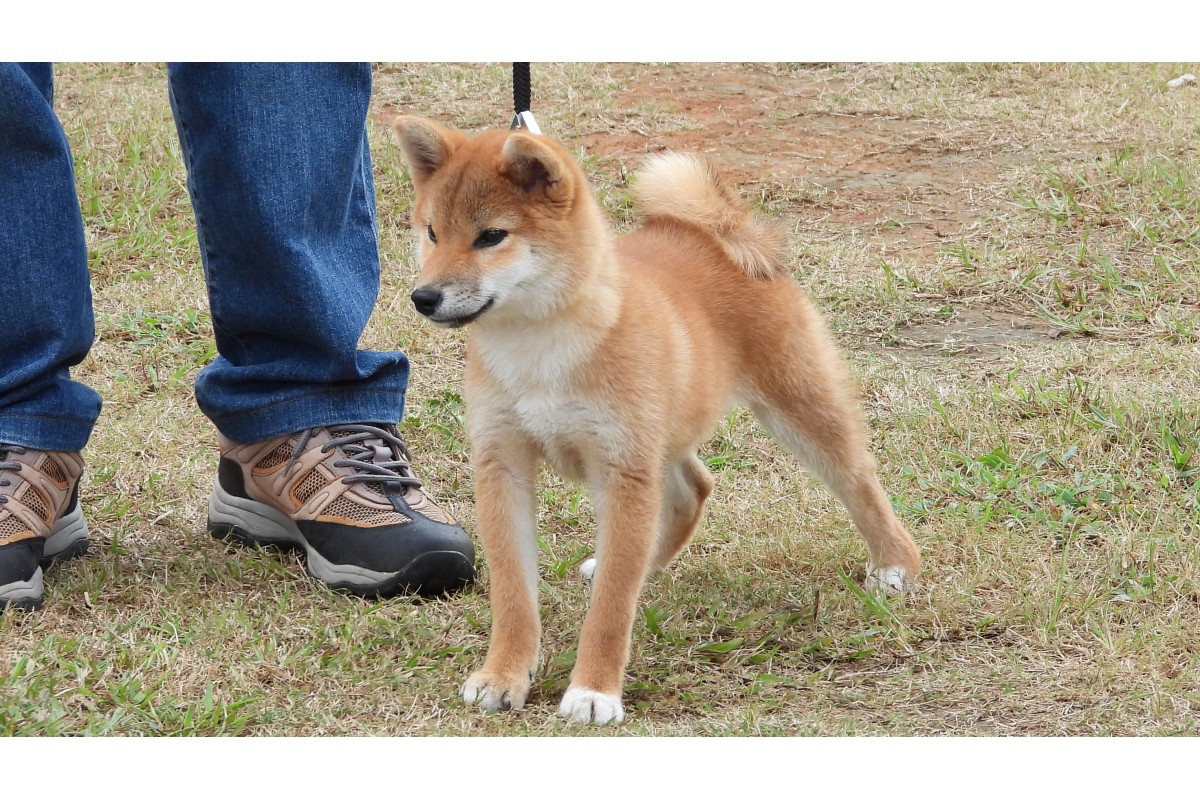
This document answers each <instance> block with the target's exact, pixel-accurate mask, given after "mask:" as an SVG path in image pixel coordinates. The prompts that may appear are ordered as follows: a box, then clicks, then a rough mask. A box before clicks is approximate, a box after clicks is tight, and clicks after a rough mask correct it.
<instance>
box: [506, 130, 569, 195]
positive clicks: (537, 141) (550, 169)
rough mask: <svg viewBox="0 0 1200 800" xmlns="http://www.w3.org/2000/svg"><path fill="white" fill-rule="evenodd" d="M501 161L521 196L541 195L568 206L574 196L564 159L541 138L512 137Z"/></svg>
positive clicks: (519, 134)
mask: <svg viewBox="0 0 1200 800" xmlns="http://www.w3.org/2000/svg"><path fill="white" fill-rule="evenodd" d="M500 157H501V160H502V167H501V168H502V171H503V173H504V174H505V175H506V176H507V177H508V179H509V180H510V181H512V182H513V183H514V184H516V186H517V188H518V189H520V190H521V191H522V192H525V193H526V194H532V193H534V192H542V193H544V194H545V195H546V197H547V198H548V199H549V200H551V201H553V202H555V203H569V202H570V201H571V199H572V197H573V196H574V193H575V179H574V176H573V175H572V173H571V171H570V169H569V168H568V167H567V165H566V164H565V163H564V162H563V159H562V156H561V155H560V154H559V153H558V152H556V151H555V150H554V148H552V147H551V146H550V145H549V144H547V143H546V142H545V141H544V140H543V139H542V138H541V137H540V136H537V135H535V134H527V133H513V134H510V135H509V137H508V138H507V139H505V140H504V147H503V148H502V149H501V151H500Z"/></svg>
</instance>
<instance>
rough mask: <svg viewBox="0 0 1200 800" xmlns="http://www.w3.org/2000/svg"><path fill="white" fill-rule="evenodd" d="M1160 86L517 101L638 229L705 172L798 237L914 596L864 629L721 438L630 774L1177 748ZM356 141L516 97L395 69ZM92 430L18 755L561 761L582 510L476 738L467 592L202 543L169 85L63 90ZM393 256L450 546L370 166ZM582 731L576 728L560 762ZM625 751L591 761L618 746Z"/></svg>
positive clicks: (892, 81)
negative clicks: (736, 186)
mask: <svg viewBox="0 0 1200 800" xmlns="http://www.w3.org/2000/svg"><path fill="white" fill-rule="evenodd" d="M1185 71H1191V72H1196V71H1197V70H1196V68H1195V67H1194V66H1170V65H1103V66H1099V65H1036V64H1023V65H971V66H961V65H891V64H883V65H880V64H862V65H837V64H835V65H804V66H794V65H717V64H711V65H694V64H673V65H628V64H622V65H599V66H597V65H565V66H558V65H545V66H543V65H536V66H535V73H534V80H535V103H534V108H535V111H536V113H537V115H538V118H539V120H540V121H541V123H542V125H543V128H544V129H546V130H547V131H548V132H551V133H553V134H554V135H556V136H558V137H560V138H562V139H564V140H566V141H567V142H568V144H569V145H570V146H572V147H573V148H574V149H576V150H577V152H579V154H580V156H581V158H582V159H583V162H584V164H585V166H586V167H587V169H588V171H589V173H590V174H591V175H592V176H593V177H594V179H595V182H596V185H597V189H598V191H599V192H600V193H601V196H602V198H603V199H604V201H605V203H606V204H607V205H608V207H609V208H610V209H611V210H612V211H613V213H614V216H615V217H616V218H617V220H618V221H619V223H620V224H622V225H624V224H628V222H629V220H630V219H631V212H630V209H629V207H628V200H627V197H626V192H625V182H626V179H627V176H628V173H629V172H630V171H631V170H632V169H634V168H635V166H636V162H637V158H638V157H639V155H641V154H642V153H644V152H647V151H652V150H656V149H660V148H664V147H671V148H681V149H682V148H686V149H698V150H702V151H705V152H708V153H709V154H710V155H711V156H713V157H714V158H715V159H716V160H718V161H721V162H723V163H725V164H727V165H728V167H729V169H730V170H731V171H732V172H733V174H734V175H735V176H736V178H737V179H738V180H739V181H740V182H741V183H742V185H743V187H744V190H745V191H746V192H747V194H748V195H749V196H751V197H752V198H754V199H755V200H756V202H758V203H759V204H761V205H762V207H763V208H764V209H765V210H766V211H767V212H768V213H770V214H772V215H775V216H779V217H782V218H784V219H786V220H788V221H789V224H790V225H791V230H792V233H793V246H794V252H795V256H796V265H797V266H796V274H797V277H798V279H799V280H800V281H801V282H802V283H803V284H804V285H805V286H806V287H807V288H808V289H809V291H810V292H811V293H812V294H813V296H814V298H815V299H816V300H817V302H818V304H819V305H820V306H821V307H822V308H824V309H825V310H826V312H827V313H828V315H829V317H830V320H831V323H832V325H833V328H834V330H835V332H836V334H837V336H838V338H839V340H840V341H841V343H842V344H843V345H844V347H845V350H846V353H847V357H848V359H849V360H850V362H851V364H852V368H853V370H854V372H855V374H856V376H857V377H858V380H859V383H860V386H861V388H862V391H863V395H864V399H865V401H866V406H867V412H868V415H869V418H870V423H871V426H872V428H873V431H874V440H875V443H876V452H877V455H878V458H879V461H880V464H881V468H882V472H883V475H884V483H885V486H886V487H887V488H888V490H889V492H890V493H891V494H892V497H893V499H894V502H895V503H896V506H897V508H898V509H899V511H900V513H901V515H902V517H903V519H904V520H905V522H906V524H907V525H908V526H909V527H910V530H911V531H912V532H913V534H914V536H915V537H916V538H917V540H918V543H919V544H920V545H921V546H922V548H923V551H924V556H925V561H926V565H927V567H926V569H927V571H926V573H925V575H924V584H925V591H924V592H922V593H921V594H919V595H916V596H913V597H909V598H906V599H899V600H884V599H880V598H876V597H872V596H869V595H863V594H862V593H861V592H859V591H858V590H857V588H856V587H857V582H858V581H859V580H860V579H861V577H862V564H863V562H864V560H865V549H864V547H863V545H862V543H861V542H860V541H859V539H858V538H857V536H856V535H854V534H853V533H852V531H851V530H850V529H849V523H848V521H847V519H846V515H845V514H844V512H843V510H842V509H841V508H839V507H838V506H837V505H836V504H835V503H834V502H833V501H832V500H831V499H830V497H829V495H828V494H827V493H826V492H825V491H824V490H823V489H822V488H821V487H820V486H818V485H816V484H815V483H814V482H813V481H812V480H811V479H809V478H808V477H807V476H805V475H804V474H802V473H800V472H799V471H798V470H797V469H796V467H795V465H794V464H793V463H792V462H790V461H789V460H788V459H786V458H785V457H784V456H783V455H782V453H781V452H780V451H779V450H778V449H776V448H775V447H774V446H773V445H772V444H771V443H770V442H769V440H767V439H766V438H765V437H764V435H763V433H762V432H761V431H759V430H758V429H757V428H755V427H754V425H753V424H752V422H751V421H750V419H749V417H748V416H747V415H745V414H743V413H740V412H739V413H735V414H733V415H731V416H730V418H729V419H728V420H727V421H726V423H725V424H724V425H723V426H722V427H721V429H720V430H719V431H718V433H717V435H716V437H715V438H714V440H713V442H712V443H711V444H710V446H709V447H708V449H707V451H706V453H705V455H706V456H707V457H708V459H709V462H710V464H711V465H712V467H713V469H714V472H716V473H717V477H718V488H717V491H716V492H715V494H714V497H713V500H712V502H711V505H710V507H709V508H710V510H709V513H708V517H707V521H706V523H705V525H704V528H703V530H702V532H701V533H700V534H699V535H698V536H697V539H696V541H695V542H694V543H693V545H692V546H691V548H690V550H689V551H688V552H687V553H686V554H685V556H684V557H683V559H681V561H680V562H679V563H677V564H676V565H674V566H673V567H672V568H671V569H670V570H669V571H668V572H667V573H666V574H665V575H663V576H661V577H659V578H657V579H655V580H654V581H653V582H652V583H651V584H650V585H649V586H648V587H647V589H646V591H645V593H644V597H643V616H642V619H641V620H640V621H639V624H638V626H637V629H636V631H635V643H634V651H633V658H632V661H631V663H630V667H629V682H630V686H629V691H628V697H629V703H628V705H629V707H630V711H631V713H630V715H629V718H628V719H627V722H626V724H625V725H624V726H623V727H622V728H620V729H619V730H618V731H616V733H617V734H618V735H654V734H672V735H699V736H704V735H734V734H740V735H804V734H823V735H847V734H865V735H875V734H900V735H910V734H921V735H924V734H935V735H937V734H950V735H1007V734H1016V735H1143V734H1193V735H1194V734H1195V733H1196V732H1197V724H1196V718H1197V713H1196V712H1197V706H1198V705H1200V691H1198V690H1197V677H1198V676H1197V668H1196V664H1197V657H1198V655H1200V646H1198V645H1197V631H1198V629H1200V574H1198V570H1200V552H1198V545H1197V541H1198V540H1197V536H1196V533H1197V528H1198V526H1200V500H1198V492H1197V482H1196V477H1197V467H1198V465H1200V464H1198V459H1200V453H1197V451H1198V450H1200V406H1198V404H1197V401H1196V397H1197V396H1198V394H1200V391H1198V390H1200V357H1198V356H1200V352H1198V351H1200V334H1198V331H1200V306H1198V305H1197V301H1196V298H1197V296H1198V295H1197V289H1200V264H1198V263H1197V248H1196V245H1197V238H1198V237H1200V200H1198V198H1200V193H1198V192H1197V188H1198V187H1197V177H1198V174H1200V169H1198V168H1200V158H1198V150H1197V145H1196V138H1195V137H1196V132H1197V128H1196V123H1195V120H1196V119H1197V118H1198V115H1200V91H1197V90H1196V89H1195V88H1194V87H1193V88H1190V89H1181V90H1177V91H1170V90H1167V89H1166V88H1165V81H1166V80H1167V79H1169V78H1171V77H1174V76H1175V75H1176V74H1179V73H1181V72H1185ZM376 74H377V91H376V109H377V112H378V113H379V114H380V115H381V116H386V115H387V114H389V113H392V112H394V111H395V110H397V109H403V110H405V111H408V112H413V113H418V114H426V115H433V116H438V117H440V118H443V119H445V120H447V121H449V122H451V123H453V124H456V125H459V126H462V127H477V126H483V125H503V124H506V123H507V119H508V111H509V108H508V105H509V97H510V86H509V79H510V78H509V73H508V71H507V66H506V65H486V66H484V65H428V64H424V65H397V64H386V65H379V67H378V69H377V73H376ZM59 111H60V114H61V116H62V119H63V121H64V124H65V126H66V128H67V131H68V134H69V135H70V137H71V140H72V143H73V145H74V147H75V152H76V157H77V162H78V173H79V185H80V196H81V202H82V203H83V207H84V212H85V219H86V222H87V225H88V232H89V243H90V245H91V247H92V270H93V271H92V274H93V281H94V289H95V294H96V309H97V322H98V331H99V339H98V341H97V343H96V346H95V348H94V349H93V351H92V355H91V357H90V358H89V359H88V361H87V362H86V363H85V364H84V365H83V367H82V368H81V369H80V370H79V372H78V374H79V376H80V377H81V378H82V379H84V380H86V381H88V382H89V383H90V384H92V385H93V386H95V387H97V388H98V389H100V390H101V392H102V393H103V394H104V396H105V398H106V401H107V405H106V408H105V412H104V415H103V417H102V418H101V421H100V424H99V427H98V428H97V430H96V433H95V435H94V437H93V439H92V442H91V444H90V445H89V448H88V451H87V453H86V456H87V458H88V461H89V464H90V468H89V472H88V476H87V481H86V483H85V485H84V502H85V510H86V512H87V514H88V516H89V520H90V523H91V526H92V530H93V553H92V555H91V556H90V557H89V558H88V559H86V560H82V561H78V562H72V563H70V564H69V565H66V566H64V567H62V568H60V569H57V570H56V571H54V572H52V573H51V574H50V576H49V578H48V581H47V585H48V593H47V599H46V608H45V610H43V611H41V612H39V613H35V614H16V613H6V614H4V615H3V616H2V617H0V731H4V732H8V733H28V734H46V733H82V732H90V733H113V734H253V735H296V734H381V735H499V734H510V733H515V734H530V735H554V734H560V733H563V732H564V727H563V725H562V724H561V723H560V722H559V720H558V719H557V718H556V717H555V716H554V714H553V711H554V709H555V708H556V707H557V697H558V695H559V694H560V693H561V691H562V690H563V689H564V688H565V685H566V680H567V675H568V673H569V669H570V663H571V654H572V649H573V647H574V645H575V636H576V632H577V630H578V627H579V624H580V622H581V620H582V616H583V613H584V610H585V602H586V595H585V592H584V590H583V587H582V586H581V585H580V584H579V583H578V581H577V579H576V576H575V574H574V567H575V565H576V564H577V563H578V562H579V560H581V559H582V558H583V557H585V556H586V555H587V554H588V553H589V552H590V550H589V548H590V542H591V528H592V521H593V520H592V517H591V513H590V511H589V509H588V505H587V501H586V498H584V497H583V496H582V494H581V493H580V492H579V491H577V490H576V489H575V488H573V487H570V486H566V485H564V484H562V483H561V482H560V481H558V480H557V479H554V478H552V477H550V476H547V479H546V481H545V500H546V502H545V503H544V508H543V511H542V515H541V530H542V550H543V575H544V581H543V587H542V588H543V614H544V617H545V620H546V632H545V666H544V669H543V671H542V674H541V675H540V676H539V680H538V682H537V683H536V684H535V689H534V693H533V696H532V697H531V700H530V703H529V705H528V706H527V708H526V709H525V710H524V711H523V712H521V713H520V714H516V715H510V716H494V717H488V716H483V715H482V714H480V713H478V711H477V710H476V709H474V708H467V707H464V706H463V704H462V703H461V702H460V701H459V700H457V699H456V690H457V688H458V686H459V684H460V683H461V681H462V680H463V679H464V677H465V676H466V675H467V674H468V673H469V672H470V670H471V669H472V668H473V667H474V665H475V664H476V663H477V662H478V661H479V660H480V659H481V658H482V655H483V650H484V645H485V642H486V631H487V623H488V619H489V612H488V604H487V598H486V587H487V569H486V557H485V559H484V561H483V572H482V577H483V582H482V584H481V586H480V589H479V590H478V591H477V592H475V593H470V594H466V595H463V596H460V597H457V598H453V599H449V600H444V601H438V602H428V603H414V602H411V601H409V600H405V599H397V600H392V601H387V602H382V603H377V604H368V603H364V602H362V601H360V600H357V599H354V598H350V597H344V596H340V595H337V594H333V593H331V592H328V591H326V590H325V589H323V588H322V587H321V586H319V585H317V584H315V583H314V582H313V581H311V580H309V579H307V578H306V577H305V575H304V572H303V569H302V567H301V566H300V564H299V563H297V562H296V561H295V560H294V558H292V557H290V556H279V555H278V554H274V553H265V552H264V553H260V552H253V551H246V550H239V549H234V548H230V547H228V546H226V545H224V544H221V543H218V542H215V541H213V540H211V539H210V538H208V537H207V536H206V535H205V534H204V532H203V531H204V513H205V507H206V501H207V496H208V487H209V481H210V480H211V476H212V474H213V470H214V469H215V465H216V451H215V437H214V435H213V432H212V430H211V428H210V426H209V425H208V424H207V422H206V421H205V420H204V419H203V417H202V416H201V415H200V414H199V412H198V411H197V410H196V409H195V407H194V403H193V401H192V396H191V381H192V379H193V377H194V375H195V372H196V371H197V369H198V368H199V367H200V366H201V365H202V364H203V363H205V362H206V361H207V359H208V358H210V357H211V356H212V349H211V344H210V342H211V331H210V328H209V320H208V316H207V313H206V304H205V300H204V290H203V281H202V278H201V272H200V266H199V259H198V252H197V248H196V242H195V236H194V233H193V231H192V223H191V218H190V210H189V206H188V203H187V198H186V192H185V190H184V182H183V179H184V175H183V170H182V167H181V166H180V163H179V159H178V146H177V144H176V142H175V141H174V133H173V127H172V124H171V121H170V113H169V110H168V107H167V103H166V94H165V76H164V74H163V70H162V68H161V67H158V66H144V65H72V66H67V67H63V68H61V69H60V71H59ZM372 137H373V143H374V145H375V147H374V157H375V163H376V172H377V176H378V180H377V189H378V192H379V199H380V226H381V239H382V243H381V244H382V248H383V253H384V258H385V280H384V287H383V293H382V296H381V300H380V304H379V307H378V310H377V313H376V315H375V317H374V318H373V320H372V324H371V327H370V330H369V331H368V333H367V335H366V337H365V339H364V344H365V345H366V346H369V347H380V348H392V347H397V346H398V347H400V348H402V349H404V350H405V351H406V352H407V353H408V354H409V356H410V358H411V359H412V362H413V365H414V374H413V382H412V385H411V387H410V391H409V399H408V415H409V421H408V423H407V427H406V430H405V432H406V435H407V437H408V439H409V441H410V443H411V445H412V448H413V450H414V451H415V452H416V453H417V454H419V455H418V458H419V467H420V470H421V472H422V474H423V476H424V477H425V478H426V479H427V481H428V483H429V484H430V485H431V486H432V487H434V489H435V491H436V493H437V494H438V495H439V497H441V498H442V499H443V500H445V501H446V502H447V503H448V504H449V506H450V507H451V509H452V510H453V512H454V513H456V514H457V515H458V516H460V517H461V518H462V519H464V520H465V521H466V524H467V525H468V527H469V526H470V524H471V521H472V511H471V500H472V488H471V475H470V469H469V467H468V462H467V457H466V449H465V443H464V441H463V437H462V429H461V424H460V421H461V414H462V407H461V401H460V399H459V396H458V392H459V386H460V382H461V370H462V364H463V336H462V335H461V334H458V333H449V332H443V331H434V330H431V329H429V328H427V327H425V326H422V325H421V324H419V323H418V321H417V319H416V316H415V314H414V313H412V312H411V311H410V310H409V307H408V302H407V300H406V296H407V293H408V290H409V288H410V286H411V282H412V278H413V276H414V274H415V273H414V270H413V267H412V264H411V260H410V252H409V248H408V239H407V237H408V234H407V217H406V214H407V208H408V204H409V199H410V194H409V189H408V187H407V185H406V182H405V181H404V180H403V178H402V175H401V166H400V160H399V158H398V156H397V154H396V153H395V152H394V150H393V149H392V148H391V146H390V145H389V143H387V142H386V137H385V136H384V135H383V130H382V126H381V125H380V126H377V127H376V128H375V129H373V131H372ZM571 732H572V733H576V732H577V731H574V730H572V731H571ZM603 733H604V734H605V735H611V734H613V731H604V732H603Z"/></svg>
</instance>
